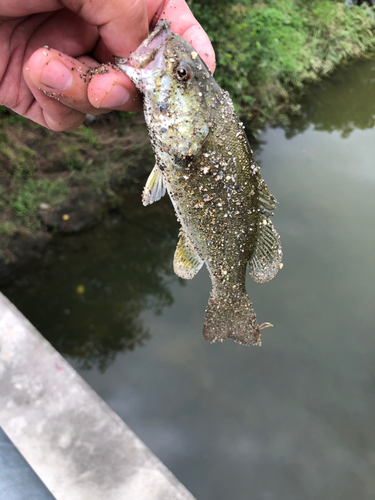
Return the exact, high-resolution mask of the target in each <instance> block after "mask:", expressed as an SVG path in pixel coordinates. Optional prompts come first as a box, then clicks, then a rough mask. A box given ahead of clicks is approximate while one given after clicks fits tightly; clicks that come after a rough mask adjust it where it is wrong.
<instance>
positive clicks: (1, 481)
mask: <svg viewBox="0 0 375 500" xmlns="http://www.w3.org/2000/svg"><path fill="white" fill-rule="evenodd" d="M0 498H1V500H56V499H55V497H53V496H52V494H51V492H50V491H48V490H47V488H46V487H45V485H44V484H43V483H42V481H41V480H40V478H39V477H38V476H37V475H36V474H35V472H34V471H33V470H32V468H31V467H30V465H29V464H28V463H27V462H26V460H25V459H24V458H23V456H22V455H21V453H20V452H19V451H18V450H17V448H16V447H15V446H14V444H13V443H12V442H11V441H10V439H9V438H8V436H7V435H6V434H5V432H4V431H3V430H2V429H1V427H0Z"/></svg>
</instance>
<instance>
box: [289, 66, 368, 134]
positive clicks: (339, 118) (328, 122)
mask: <svg viewBox="0 0 375 500" xmlns="http://www.w3.org/2000/svg"><path fill="white" fill-rule="evenodd" d="M302 103H303V106H302V114H301V115H300V116H298V117H296V118H295V119H293V121H292V122H291V123H290V124H289V125H288V126H287V127H286V130H285V132H286V136H287V137H288V138H291V137H294V136H295V135H297V134H300V133H301V132H304V131H305V130H307V128H308V127H310V126H311V125H313V127H314V129H315V130H320V131H327V132H333V131H334V130H338V131H340V132H341V137H348V136H349V135H350V134H351V133H352V132H353V130H355V129H360V130H365V129H370V128H373V127H374V125H375V60H372V61H362V62H359V63H357V64H355V65H351V66H349V67H348V68H346V69H345V70H341V71H338V72H337V73H335V74H333V75H332V76H331V77H330V78H329V79H326V80H323V81H322V82H320V83H319V84H318V85H316V86H315V87H313V88H312V89H309V93H308V96H307V98H305V99H304V100H303V101H302Z"/></svg>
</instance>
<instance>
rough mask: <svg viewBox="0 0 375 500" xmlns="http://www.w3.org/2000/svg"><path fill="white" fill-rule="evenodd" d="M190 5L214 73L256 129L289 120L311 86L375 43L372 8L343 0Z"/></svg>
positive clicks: (242, 0)
mask: <svg viewBox="0 0 375 500" xmlns="http://www.w3.org/2000/svg"><path fill="white" fill-rule="evenodd" d="M191 7H192V10H193V12H194V13H195V14H196V16H197V17H198V19H199V20H200V22H201V23H202V25H203V27H204V28H205V29H206V31H207V32H208V34H209V36H210V38H211V40H212V42H213V45H214V48H215V51H216V56H217V64H218V66H217V71H216V73H215V77H216V78H217V80H218V81H219V83H220V84H221V85H222V87H223V88H225V89H226V90H228V91H229V93H230V94H231V96H232V98H233V100H234V102H235V105H236V107H237V109H238V111H239V113H240V114H241V115H242V116H243V117H247V118H248V119H250V122H252V124H253V125H254V126H256V127H257V126H259V125H264V124H265V123H275V122H277V121H285V120H287V116H286V114H290V113H293V112H296V111H298V109H299V106H298V94H299V92H300V90H301V89H302V87H303V86H304V85H306V84H307V83H310V82H313V81H316V80H317V79H319V78H321V77H322V76H324V75H326V74H328V73H329V72H330V71H332V70H333V69H334V68H335V67H337V66H338V65H341V64H343V63H345V61H347V60H349V59H350V58H353V57H360V56H361V55H364V54H366V53H368V52H369V51H371V50H373V49H374V47H375V36H374V35H375V21H374V19H373V17H371V15H370V13H369V11H368V10H366V9H364V8H363V7H352V8H346V7H345V6H344V3H343V2H342V1H340V2H338V1H334V0H305V1H303V0H283V1H281V0H266V1H263V2H254V1H251V0H239V1H236V2H233V1H231V2H218V3H216V2H213V1H209V2H207V1H205V2H203V1H202V2H200V0H193V1H192V4H191Z"/></svg>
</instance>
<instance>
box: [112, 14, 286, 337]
mask: <svg viewBox="0 0 375 500" xmlns="http://www.w3.org/2000/svg"><path fill="white" fill-rule="evenodd" d="M116 63H117V65H118V66H119V68H120V69H121V70H123V71H124V72H125V73H126V74H127V75H128V76H129V77H130V79H131V80H132V81H133V82H134V84H135V85H136V87H137V88H138V89H139V90H140V91H141V92H142V93H143V95H144V114H145V119H146V123H147V127H148V132H149V135H150V139H151V143H152V147H153V150H154V154H155V158H156V164H155V167H154V169H153V171H152V172H151V174H150V177H149V179H148V181H147V183H146V186H145V188H144V191H143V204H144V205H147V204H150V203H153V202H155V201H157V200H159V199H160V198H161V197H162V196H163V195H164V194H165V192H166V191H167V192H168V194H169V196H170V198H171V200H172V203H173V205H174V208H175V211H176V215H177V218H178V220H179V221H180V223H181V231H180V239H179V242H178V244H177V248H176V252H175V255H174V262H173V267H174V271H175V273H176V274H177V275H178V276H180V277H181V278H185V279H190V278H193V277H194V276H195V274H196V273H197V272H198V271H199V269H200V268H201V267H202V265H203V263H205V264H206V266H207V269H208V272H209V274H210V277H211V281H212V292H211V295H210V297H209V301H208V306H207V309H206V315H205V320H204V327H203V335H204V337H205V339H206V340H208V341H209V342H223V341H224V340H227V339H232V340H234V341H235V342H238V343H239V344H244V345H255V344H260V328H259V325H258V323H257V320H256V316H255V312H254V310H253V307H252V304H251V302H250V300H249V298H248V296H247V294H246V288H245V274H246V268H247V267H248V268H249V271H250V274H251V276H252V277H253V279H254V280H255V281H257V282H260V283H263V282H265V281H268V280H270V279H272V278H273V277H274V276H275V275H276V273H277V271H278V270H279V268H280V267H281V258H282V251H281V246H280V239H279V236H278V234H277V233H276V231H275V229H274V227H273V225H272V222H271V220H270V217H271V216H272V215H273V213H272V210H273V209H274V208H275V204H276V200H275V198H274V197H273V196H272V194H271V193H270V192H269V190H268V188H267V186H266V184H265V182H264V181H263V179H262V178H261V176H260V173H259V167H258V166H257V165H256V163H255V162H254V159H253V152H252V150H251V147H250V144H249V142H248V140H247V137H246V135H245V132H244V126H243V124H242V123H241V122H240V121H239V120H238V118H237V116H236V113H235V110H234V107H233V104H232V101H231V99H230V97H229V95H228V93H227V92H224V91H223V90H222V89H221V88H220V86H219V85H218V84H217V82H216V81H215V79H214V78H213V76H212V75H211V73H210V71H209V69H208V68H207V66H206V65H205V63H204V62H203V61H202V59H201V58H200V57H199V55H198V54H197V52H196V51H195V50H194V49H193V47H192V46H191V45H190V44H189V43H188V42H187V41H186V40H184V39H183V38H182V37H180V36H179V35H176V34H174V33H172V31H171V29H170V25H169V23H168V22H167V21H166V20H161V21H159V22H158V24H157V25H156V27H155V30H154V31H153V32H152V33H151V34H150V36H149V37H148V38H147V39H146V40H144V42H143V43H142V44H141V45H140V46H139V47H138V49H137V50H136V51H135V52H133V53H131V55H130V57H129V58H128V59H121V58H116Z"/></svg>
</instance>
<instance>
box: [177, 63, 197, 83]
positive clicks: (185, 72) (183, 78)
mask: <svg viewBox="0 0 375 500" xmlns="http://www.w3.org/2000/svg"><path fill="white" fill-rule="evenodd" d="M176 76H177V80H180V82H187V81H189V80H191V78H192V77H193V70H192V69H191V66H190V64H188V63H186V62H180V64H179V65H178V66H177V68H176Z"/></svg>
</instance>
